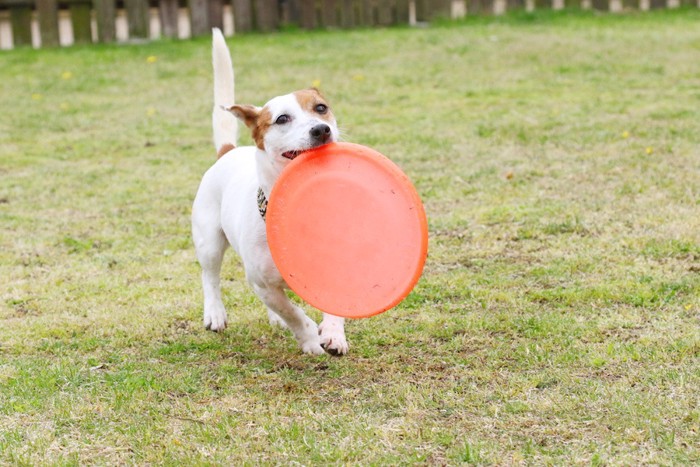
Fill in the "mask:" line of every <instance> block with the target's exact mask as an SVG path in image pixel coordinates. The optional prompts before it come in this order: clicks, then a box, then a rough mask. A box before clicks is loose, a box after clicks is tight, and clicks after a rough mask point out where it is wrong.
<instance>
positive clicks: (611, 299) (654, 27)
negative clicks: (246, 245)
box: [0, 10, 700, 465]
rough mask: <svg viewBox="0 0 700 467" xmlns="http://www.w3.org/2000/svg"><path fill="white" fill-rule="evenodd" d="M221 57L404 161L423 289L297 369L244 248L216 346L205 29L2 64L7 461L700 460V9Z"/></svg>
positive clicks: (287, 37)
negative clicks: (201, 227)
mask: <svg viewBox="0 0 700 467" xmlns="http://www.w3.org/2000/svg"><path fill="white" fill-rule="evenodd" d="M229 44H230V46H231V48H232V52H233V56H234V62H235V65H236V70H237V96H238V100H239V101H240V102H241V103H256V104H261V103H263V102H264V101H266V100H267V99H268V98H269V97H271V96H274V95H278V94H282V93H286V92H289V91H291V90H294V89H297V88H301V87H307V86H310V85H311V84H312V83H315V84H318V83H319V82H320V87H321V88H322V89H323V90H324V91H325V93H326V94H327V95H328V97H329V98H330V100H331V102H332V104H334V109H335V113H336V115H337V116H338V117H339V121H340V125H341V127H342V128H343V130H344V138H345V140H347V141H352V142H356V143H361V144H365V145H369V146H372V147H374V148H376V149H378V150H379V151H381V152H383V153H384V154H386V155H388V156H390V157H391V158H392V159H394V160H395V161H396V162H397V163H398V164H399V165H400V166H401V167H402V168H403V169H404V170H405V171H406V172H407V173H408V174H409V176H410V177H411V178H412V180H413V181H414V182H415V184H416V186H417V188H418V190H419V192H420V193H421V195H422V197H423V200H424V203H425V205H426V210H427V212H428V216H429V222H430V235H431V243H430V256H429V260H428V263H427V265H426V269H425V273H424V275H423V278H422V279H421V282H420V283H419V284H418V286H417V287H416V289H415V290H414V292H413V293H412V294H411V295H410V296H409V297H408V298H407V299H406V300H405V301H404V302H403V303H402V304H401V305H400V306H399V307H397V308H396V309H394V310H391V311H389V312H387V313H385V314H383V315H380V316H378V317H375V318H372V319H368V320H362V321H355V322H351V323H349V325H348V337H349V340H350V344H351V349H350V354H349V355H348V356H347V357H343V358H333V357H330V356H322V357H309V356H304V355H302V354H301V353H300V351H299V350H298V348H297V346H296V343H295V342H294V340H293V339H292V338H291V336H288V335H286V334H285V333H284V331H281V330H277V329H272V328H270V326H269V325H268V323H267V317H266V314H265V312H264V310H263V307H262V305H261V304H260V303H259V301H258V299H257V298H256V297H255V296H254V294H253V293H252V292H251V291H250V289H249V288H248V287H247V285H246V284H245V283H244V278H243V275H242V270H241V268H240V265H239V263H238V260H237V259H234V257H233V255H231V256H229V257H228V261H227V263H226V265H225V271H224V277H225V280H224V288H225V303H226V305H227V308H228V310H229V320H230V323H229V328H228V329H227V330H226V332H224V333H222V334H214V333H210V332H206V331H205V330H204V329H203V326H202V322H201V319H202V318H201V288H200V287H201V286H200V282H199V267H198V265H197V263H196V261H195V258H194V252H193V248H192V246H191V239H190V233H189V213H190V206H191V202H192V199H193V196H194V193H195V190H196V188H197V185H198V183H199V180H200V177H201V175H202V173H203V172H204V171H205V170H206V169H207V168H208V167H209V165H210V164H211V163H212V162H213V160H214V152H213V149H212V144H211V136H210V135H211V130H210V123H209V118H210V106H211V71H210V44H209V40H197V41H185V42H157V43H151V44H147V45H139V46H104V47H102V46H95V47H86V48H83V47H74V48H70V49H61V50H42V51H35V50H16V51H11V52H4V53H2V54H0V64H1V66H0V107H1V108H2V109H3V110H2V112H0V161H1V164H0V278H1V279H0V464H26V465H36V464H53V463H56V464H68V465H70V464H93V463H95V464H118V463H136V464H161V463H164V464H171V465H175V464H178V465H179V464H227V465H237V464H241V463H247V464H255V463H263V464H269V463H279V464H292V463H295V464H303V465H322V464H346V463H347V464H357V465H386V464H394V465H398V464H430V465H440V464H459V463H463V462H466V463H471V464H500V465H503V464H517V463H527V464H561V465H571V464H577V465H589V464H592V465H602V464H612V465H639V464H664V465H670V464H693V463H698V462H700V131H699V128H698V125H699V124H700V60H698V57H700V13H699V12H698V11H697V10H694V11H693V10H682V11H676V12H656V13H648V14H630V15H625V16H596V15H593V14H570V13H563V14H538V15H536V16H529V15H525V16H522V15H521V16H510V17H506V18H503V19H475V20H468V21H465V22H462V23H453V24H448V25H440V26H438V27H432V28H426V29H393V30H367V31H353V32H318V33H302V32H294V31H291V32H285V33H282V34H278V35H267V36H262V35H250V36H244V37H236V38H235V39H232V40H231V41H230V42H229ZM246 141H250V138H248V137H247V136H246ZM311 314H312V315H313V316H314V317H315V318H318V317H319V314H318V313H317V312H315V311H311Z"/></svg>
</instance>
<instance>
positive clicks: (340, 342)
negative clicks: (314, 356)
mask: <svg viewBox="0 0 700 467" xmlns="http://www.w3.org/2000/svg"><path fill="white" fill-rule="evenodd" d="M318 333H319V336H320V337H321V347H323V348H324V350H325V351H326V352H328V353H329V354H330V355H333V356H337V355H345V354H347V353H348V350H350V345H349V344H348V341H347V339H346V338H345V331H344V330H343V328H342V327H340V328H339V327H337V326H324V325H323V324H321V326H319V327H318Z"/></svg>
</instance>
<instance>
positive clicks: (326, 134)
mask: <svg viewBox="0 0 700 467" xmlns="http://www.w3.org/2000/svg"><path fill="white" fill-rule="evenodd" d="M309 134H310V135H311V138H312V139H313V140H315V141H318V142H320V143H325V142H326V141H328V139H329V138H330V137H331V127H329V126H328V125H326V124H325V123H322V124H320V125H316V126H315V127H313V128H312V129H311V131H309Z"/></svg>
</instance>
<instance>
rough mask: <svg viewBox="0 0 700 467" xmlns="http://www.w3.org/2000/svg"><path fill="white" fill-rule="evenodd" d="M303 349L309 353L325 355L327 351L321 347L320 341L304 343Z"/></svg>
mask: <svg viewBox="0 0 700 467" xmlns="http://www.w3.org/2000/svg"><path fill="white" fill-rule="evenodd" d="M301 351H302V352H304V353H305V354H307V355H323V354H324V353H325V350H323V347H321V344H319V343H318V341H317V342H307V343H305V344H302V345H301Z"/></svg>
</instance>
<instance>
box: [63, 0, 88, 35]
mask: <svg viewBox="0 0 700 467" xmlns="http://www.w3.org/2000/svg"><path fill="white" fill-rule="evenodd" d="M68 10H69V11H70V22H71V24H72V26H73V42H74V43H76V44H89V43H91V42H92V29H91V27H90V21H91V20H90V15H91V11H92V3H91V2H89V1H88V2H85V1H75V2H72V3H70V4H69V6H68Z"/></svg>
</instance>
